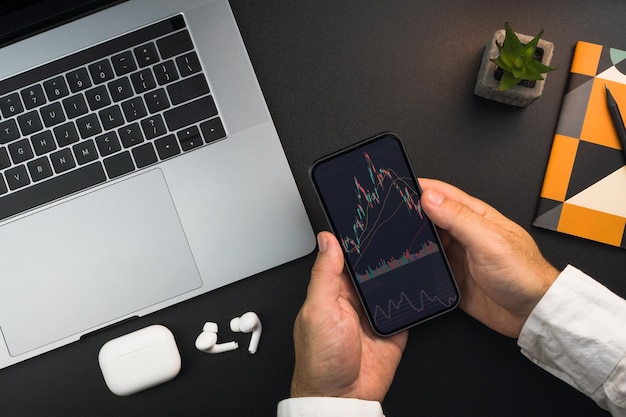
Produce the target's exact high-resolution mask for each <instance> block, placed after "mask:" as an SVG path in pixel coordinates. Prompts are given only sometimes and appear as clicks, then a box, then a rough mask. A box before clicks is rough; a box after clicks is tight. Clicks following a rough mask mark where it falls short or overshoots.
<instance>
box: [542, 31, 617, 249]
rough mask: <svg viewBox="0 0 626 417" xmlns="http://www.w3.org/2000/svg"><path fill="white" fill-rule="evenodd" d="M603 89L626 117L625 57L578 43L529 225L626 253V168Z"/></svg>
mask: <svg viewBox="0 0 626 417" xmlns="http://www.w3.org/2000/svg"><path fill="white" fill-rule="evenodd" d="M605 86H606V87H607V88H608V89H609V90H610V91H611V93H612V94H613V96H614V97H615V99H616V100H617V102H618V104H619V105H620V108H621V109H622V114H626V51H623V50H620V49H616V48H611V47H608V46H605V45H598V44H593V43H589V42H582V41H581V42H578V43H577V44H576V48H575V51H574V55H573V60H572V65H571V69H570V78H569V82H568V88H567V92H566V95H565V97H564V99H563V104H562V108H561V113H560V116H559V122H558V125H557V129H556V133H555V136H554V141H553V144H552V150H551V152H550V158H549V161H548V165H547V168H546V173H545V178H544V182H543V187H542V190H541V195H540V198H539V205H538V210H537V216H536V219H535V221H534V225H535V226H538V227H542V228H546V229H550V230H556V231H558V232H562V233H567V234H570V235H574V236H579V237H582V238H586V239H590V240H594V241H598V242H602V243H605V244H608V245H612V246H617V247H622V248H626V237H625V233H624V232H625V227H626V192H625V190H626V166H624V155H623V153H622V151H621V146H620V142H619V139H618V137H617V134H616V132H615V128H614V126H613V123H612V121H611V118H610V114H609V110H608V107H607V102H606V94H605Z"/></svg>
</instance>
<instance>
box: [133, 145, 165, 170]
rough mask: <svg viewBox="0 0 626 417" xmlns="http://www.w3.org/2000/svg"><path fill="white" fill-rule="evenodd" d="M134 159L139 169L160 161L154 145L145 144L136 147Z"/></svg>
mask: <svg viewBox="0 0 626 417" xmlns="http://www.w3.org/2000/svg"><path fill="white" fill-rule="evenodd" d="M132 153H133V157H134V158H135V164H137V168H143V167H145V166H148V165H151V164H154V163H155V162H157V161H158V160H159V159H158V158H157V155H156V152H155V151H154V146H152V143H150V142H148V143H144V144H143V145H140V146H136V147H134V148H133V149H132Z"/></svg>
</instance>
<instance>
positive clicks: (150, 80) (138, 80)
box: [130, 68, 156, 94]
mask: <svg viewBox="0 0 626 417" xmlns="http://www.w3.org/2000/svg"><path fill="white" fill-rule="evenodd" d="M130 80H131V81H132V82H133V87H135V91H136V92H137V94H141V93H145V92H146V91H148V90H152V89H153V88H155V87H156V81H155V80H154V76H153V75H152V70H150V68H146V69H145V70H142V71H139V72H136V73H134V74H133V75H131V76H130Z"/></svg>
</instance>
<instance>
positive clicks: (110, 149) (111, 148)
mask: <svg viewBox="0 0 626 417" xmlns="http://www.w3.org/2000/svg"><path fill="white" fill-rule="evenodd" d="M96 145H97V146H98V152H100V155H101V156H103V157H104V156H109V155H111V154H113V153H115V152H119V151H120V150H121V149H122V147H121V146H120V140H119V139H118V137H117V133H115V132H107V133H105V134H104V135H100V136H98V137H96Z"/></svg>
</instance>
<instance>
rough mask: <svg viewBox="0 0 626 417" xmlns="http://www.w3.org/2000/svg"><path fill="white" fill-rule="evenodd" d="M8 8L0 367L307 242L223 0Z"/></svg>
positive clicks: (0, 198)
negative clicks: (16, 38) (13, 25)
mask: <svg viewBox="0 0 626 417" xmlns="http://www.w3.org/2000/svg"><path fill="white" fill-rule="evenodd" d="M15 3H16V2H12V1H9V2H6V3H5V6H6V7H7V10H9V9H10V11H9V12H7V13H10V15H5V18H6V17H7V16H15V17H17V16H27V17H24V18H23V19H25V20H24V21H18V22H17V23H18V25H17V27H16V28H11V29H10V30H9V29H6V27H5V29H4V31H5V33H4V34H3V36H4V37H3V38H2V39H1V40H2V41H3V42H6V41H7V39H8V38H11V36H9V35H13V38H14V37H15V36H17V37H19V38H21V39H20V40H18V41H16V42H12V43H9V44H7V45H6V46H4V47H2V48H0V63H1V64H0V265H1V266H0V333H1V337H0V367H6V366H8V365H11V364H15V363H17V362H20V361H22V360H25V359H28V358H31V357H34V356H36V355H39V354H42V353H44V352H47V351H50V350H52V349H55V348H58V347H61V346H63V345H65V344H68V343H70V342H74V341H77V340H78V339H80V337H81V336H83V335H85V334H88V333H90V332H93V331H96V330H98V329H102V328H104V327H106V326H110V325H113V324H115V323H117V322H120V321H122V320H125V319H128V318H131V317H135V316H144V315H146V314H149V313H152V312H154V311H157V310H159V309H162V308H164V307H167V306H171V305H173V304H176V303H179V302H182V301H184V300H187V299H189V298H191V297H195V296H198V295H200V294H203V293H206V292H207V291H211V290H213V289H216V288H219V287H222V286H224V285H227V284H229V283H232V282H234V281H237V280H240V279H243V278H246V277H249V276H251V275H253V274H256V273H259V272H261V271H265V270H268V269H270V268H273V267H276V266H278V265H281V264H283V263H286V262H289V261H291V260H294V259H296V258H299V257H302V256H304V255H306V254H308V253H310V252H311V251H312V250H313V249H314V247H315V239H314V234H313V231H312V228H311V225H310V222H309V219H308V217H307V214H306V212H305V209H304V205H303V203H302V200H301V198H300V195H299V192H298V189H297V188H296V184H295V181H294V178H293V175H292V173H291V171H290V167H289V165H288V163H287V160H286V158H285V154H284V151H283V149H282V146H281V143H280V140H279V138H278V135H277V132H276V129H275V126H274V124H273V122H272V119H271V117H270V114H269V112H268V108H267V106H266V103H265V101H264V98H263V95H262V93H261V90H260V87H259V85H258V81H257V79H256V77H255V74H254V71H253V68H252V65H251V62H250V60H249V57H248V55H247V53H246V49H245V46H244V44H243V41H242V38H241V35H240V33H239V30H238V28H237V25H236V22H235V19H234V16H233V13H232V11H231V9H230V6H229V4H228V1H227V0H177V1H170V0H163V1H155V0H128V1H125V2H119V1H118V2H115V4H112V5H109V4H108V3H111V2H105V1H82V2H79V1H69V2H50V1H43V0H40V1H29V2H18V4H17V5H16V4H15ZM20 3H21V5H22V6H20ZM66 3H67V5H66ZM105 3H106V4H105ZM51 4H52V5H54V6H53V7H52V8H51V7H50V5H51ZM60 4H63V5H65V6H61V5H60ZM44 6H46V7H45V8H44ZM20 7H26V8H27V9H25V10H22V9H20ZM63 7H66V8H65V9H63ZM50 10H54V11H55V12H54V13H52V14H51V13H50ZM46 11H47V12H46ZM76 14H81V15H82V17H80V18H78V19H68V18H70V17H74V16H75V15H76ZM31 18H32V22H31V21H29V19H31ZM20 19H22V17H20ZM11 20H12V22H13V23H15V20H16V19H15V18H13V19H11ZM66 20H69V21H67V22H66ZM61 22H62V23H63V24H59V23H61ZM29 23H33V24H32V25H29ZM50 23H54V24H55V26H54V27H53V28H51V29H46V28H48V27H49V24H50ZM7 31H11V33H10V34H8V35H7V33H6V32H7ZM32 32H36V33H35V34H34V35H33V36H28V35H29V34H30V33H32ZM13 38H12V39H13Z"/></svg>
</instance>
